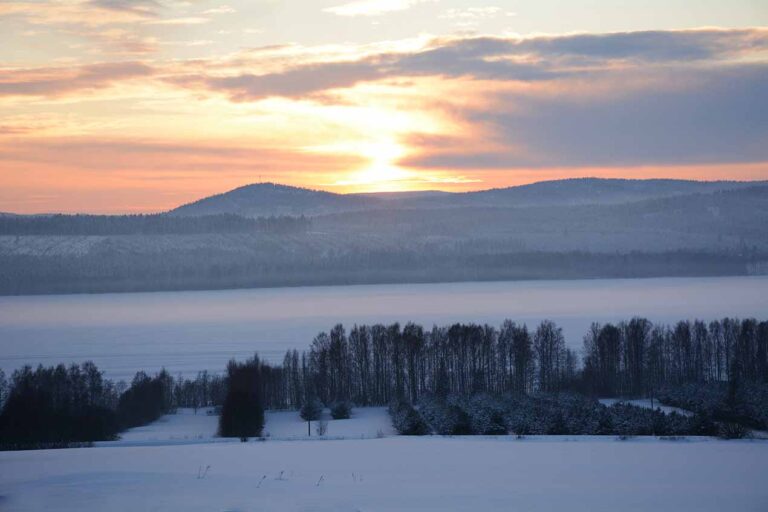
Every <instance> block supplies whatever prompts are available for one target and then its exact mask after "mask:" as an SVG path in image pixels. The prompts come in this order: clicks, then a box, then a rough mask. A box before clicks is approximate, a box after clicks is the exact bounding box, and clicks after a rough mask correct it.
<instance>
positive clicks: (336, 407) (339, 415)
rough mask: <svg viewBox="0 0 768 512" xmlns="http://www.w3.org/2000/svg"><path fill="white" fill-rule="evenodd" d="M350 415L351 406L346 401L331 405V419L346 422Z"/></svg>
mask: <svg viewBox="0 0 768 512" xmlns="http://www.w3.org/2000/svg"><path fill="white" fill-rule="evenodd" d="M351 414H352V404H350V403H349V402H346V401H340V402H335V403H333V404H331V417H332V418H333V419H335V420H347V419H349V417H350V415H351Z"/></svg>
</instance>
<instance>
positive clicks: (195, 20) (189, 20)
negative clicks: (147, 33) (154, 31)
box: [146, 16, 211, 25]
mask: <svg viewBox="0 0 768 512" xmlns="http://www.w3.org/2000/svg"><path fill="white" fill-rule="evenodd" d="M209 21H211V20H210V18H203V17H202V16H188V17H185V18H165V19H161V20H152V21H147V22H146V23H147V25H202V24H204V23H208V22H209Z"/></svg>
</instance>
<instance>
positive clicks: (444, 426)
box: [419, 397, 472, 436]
mask: <svg viewBox="0 0 768 512" xmlns="http://www.w3.org/2000/svg"><path fill="white" fill-rule="evenodd" d="M457 402H458V401H457V400H450V399H449V400H442V399H440V398H437V397H425V398H424V399H422V401H421V402H420V403H419V406H420V409H419V411H420V412H421V415H422V416H423V417H424V419H425V420H426V422H427V423H428V424H429V425H430V426H431V427H432V430H433V431H434V432H435V433H437V434H440V435H447V436H459V435H467V434H471V433H472V426H471V420H470V417H469V415H468V414H467V413H466V411H464V409H463V408H462V407H461V406H460V405H458V403H457Z"/></svg>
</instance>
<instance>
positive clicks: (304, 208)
mask: <svg viewBox="0 0 768 512" xmlns="http://www.w3.org/2000/svg"><path fill="white" fill-rule="evenodd" d="M766 183H768V182H738V181H686V180H626V179H602V178H577V179H567V180H556V181H542V182H538V183H533V184H530V185H521V186H516V187H508V188H498V189H491V190H482V191H477V192H462V193H450V192H440V191H419V192H390V193H385V192H382V193H369V194H334V193H331V192H324V191H317V190H309V189H304V188H298V187H289V186H285V185H277V184H273V183H260V184H254V185H247V186H244V187H240V188H237V189H235V190H232V191H230V192H225V193H223V194H218V195H215V196H210V197H206V198H204V199H200V200H199V201H195V202H193V203H189V204H186V205H183V206H180V207H179V208H176V209H175V210H172V211H171V212H170V213H171V214H172V215H183V216H200V215H216V214H223V213H227V214H237V215H243V216H246V217H261V216H279V215H306V216H319V215H328V214H335V213H345V212H356V211H368V210H378V209H394V208H398V209H401V208H408V209H434V208H456V207H504V208H515V207H528V206H552V205H556V206H577V205H610V204H621V203H627V202H637V201H644V200H649V199H664V198H668V197H674V196H682V195H690V194H707V193H713V192H719V191H726V190H735V189H741V188H745V187H750V186H755V185H760V184H766Z"/></svg>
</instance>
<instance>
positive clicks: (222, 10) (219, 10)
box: [203, 5, 237, 14]
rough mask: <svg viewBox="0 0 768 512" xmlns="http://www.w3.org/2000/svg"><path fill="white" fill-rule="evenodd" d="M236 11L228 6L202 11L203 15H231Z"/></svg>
mask: <svg viewBox="0 0 768 512" xmlns="http://www.w3.org/2000/svg"><path fill="white" fill-rule="evenodd" d="M236 12H237V11H236V10H235V9H234V8H233V7H230V6H228V5H221V6H219V7H214V8H213V9H208V10H205V11H203V14H233V13H236Z"/></svg>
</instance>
